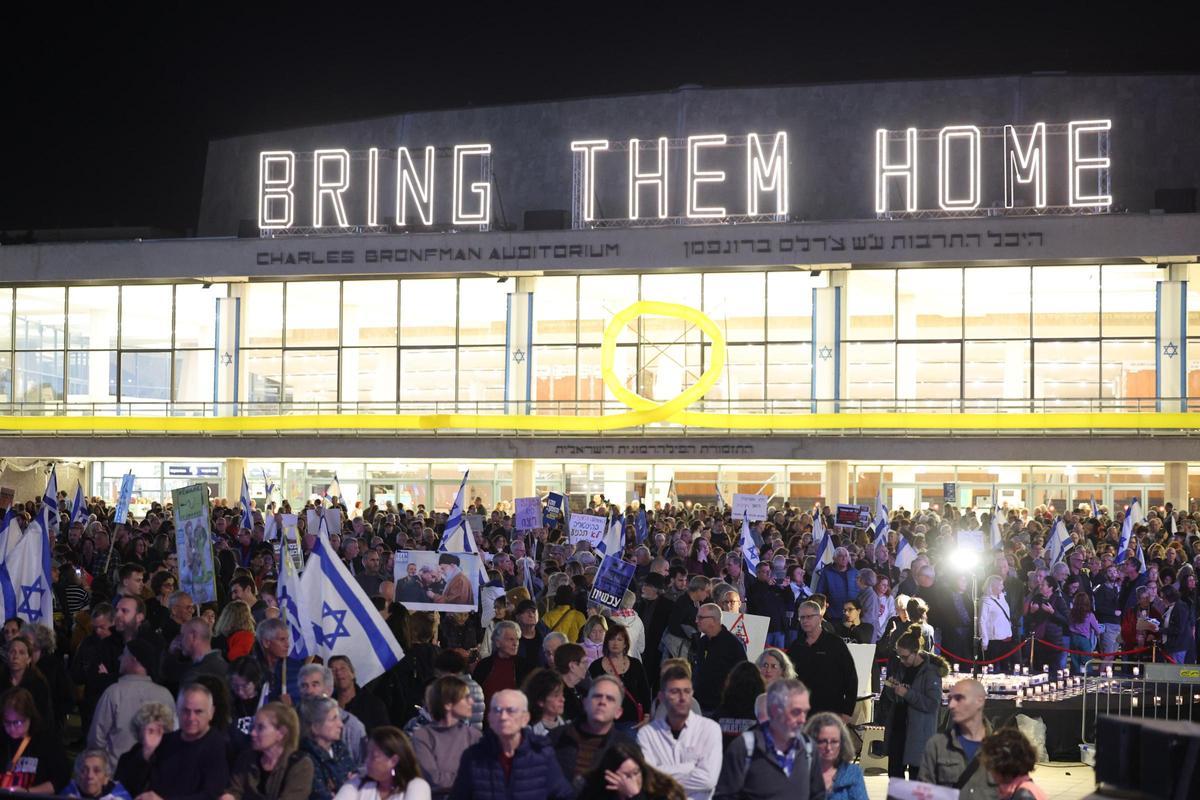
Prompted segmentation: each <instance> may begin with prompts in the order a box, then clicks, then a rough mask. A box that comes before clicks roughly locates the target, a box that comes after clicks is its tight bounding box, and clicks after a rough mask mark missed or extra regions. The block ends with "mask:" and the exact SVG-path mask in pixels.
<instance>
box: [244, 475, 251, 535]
mask: <svg viewBox="0 0 1200 800" xmlns="http://www.w3.org/2000/svg"><path fill="white" fill-rule="evenodd" d="M242 528H244V529H245V530H253V528H254V515H253V514H251V513H250V482H249V481H248V480H246V473H245V472H243V473H242Z"/></svg>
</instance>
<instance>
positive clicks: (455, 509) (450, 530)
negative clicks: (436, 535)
mask: <svg viewBox="0 0 1200 800" xmlns="http://www.w3.org/2000/svg"><path fill="white" fill-rule="evenodd" d="M470 474H471V470H467V471H466V472H464V473H463V477H462V483H460V484H459V485H458V494H456V495H455V496H454V503H453V504H452V505H451V506H450V515H449V516H447V517H446V527H445V528H444V529H443V530H442V543H441V544H439V545H438V551H439V552H442V553H472V552H474V550H471V549H469V548H470V547H471V545H472V544H474V543H473V542H471V528H470V526H469V525H468V524H467V518H466V516H465V515H464V514H463V508H464V506H463V492H464V491H465V490H466V488H467V476H468V475H470ZM460 528H461V529H462V530H463V531H464V538H465V539H466V542H465V543H464V544H463V546H462V547H454V546H453V545H455V544H457V541H456V540H455V539H454V538H453V537H454V534H455V533H457V532H458V530H459V529H460Z"/></svg>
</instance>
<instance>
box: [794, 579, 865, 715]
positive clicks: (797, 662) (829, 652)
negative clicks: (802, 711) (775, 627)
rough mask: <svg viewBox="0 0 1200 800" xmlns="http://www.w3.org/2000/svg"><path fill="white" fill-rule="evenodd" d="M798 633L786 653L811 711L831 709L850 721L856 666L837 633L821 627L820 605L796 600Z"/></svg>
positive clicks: (856, 689) (856, 675)
mask: <svg viewBox="0 0 1200 800" xmlns="http://www.w3.org/2000/svg"><path fill="white" fill-rule="evenodd" d="M797 618H798V619H799V620H800V637H799V638H798V639H796V641H795V642H793V643H792V646H791V647H789V648H788V651H787V654H788V657H789V658H791V660H792V665H793V666H794V667H795V668H796V677H797V678H799V679H800V680H801V681H802V682H803V683H804V685H805V686H807V687H808V690H809V692H811V702H812V710H813V712H814V713H817V712H821V711H833V712H834V713H836V714H839V715H841V717H842V721H843V722H849V721H850V715H851V714H853V713H854V704H855V703H856V702H857V701H858V670H857V669H856V668H855V666H854V657H853V656H851V655H850V649H849V648H848V647H846V643H845V642H843V641H842V639H841V637H840V636H838V635H837V634H835V633H831V632H830V631H827V630H825V629H824V627H822V620H821V607H820V606H819V605H817V604H816V603H815V602H813V601H811V600H808V601H805V602H803V603H801V604H800V608H799V610H798V613H797Z"/></svg>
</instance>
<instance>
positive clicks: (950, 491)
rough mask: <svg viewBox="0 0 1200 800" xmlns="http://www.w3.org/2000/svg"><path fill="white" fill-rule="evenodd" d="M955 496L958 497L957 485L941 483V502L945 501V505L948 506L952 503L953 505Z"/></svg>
mask: <svg viewBox="0 0 1200 800" xmlns="http://www.w3.org/2000/svg"><path fill="white" fill-rule="evenodd" d="M957 496H958V486H957V484H954V483H943V484H942V500H944V501H945V503H946V505H948V506H949V505H954V503H955V499H954V498H955V497H957Z"/></svg>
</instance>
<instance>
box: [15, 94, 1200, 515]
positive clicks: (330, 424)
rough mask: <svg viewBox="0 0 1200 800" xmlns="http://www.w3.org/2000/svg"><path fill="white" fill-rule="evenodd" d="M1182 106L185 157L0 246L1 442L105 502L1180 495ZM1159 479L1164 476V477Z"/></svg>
mask: <svg viewBox="0 0 1200 800" xmlns="http://www.w3.org/2000/svg"><path fill="white" fill-rule="evenodd" d="M1198 96H1200V80H1197V79H1196V78H1195V77H1172V76H1157V77H1143V76H1109V77H1066V76H1062V77H1034V78H1031V77H1023V78H1008V79H986V80H962V81H936V82H912V83H878V84H853V85H836V86H815V87H797V88H780V89H746V90H681V91H678V92H673V93H665V94H652V95H642V96H633V97H621V98H598V99H589V100H579V101H570V102H562V103H545V104H536V105H525V106H512V107H496V108H482V109H468V110H456V111H446V112H428V113H420V114H406V115H402V116H396V117H388V118H380V119H374V120H367V121H361V122H354V123H346V124H342V125H333V126H323V127H320V128H310V129H301V130H292V131H281V132H276V133H270V134H261V135H255V136H246V137H238V138H235V139H229V140H222V141H217V142H214V143H212V145H211V147H210V151H209V159H208V164H207V170H206V179H205V188H204V196H203V199H202V207H201V219H200V234H201V235H200V236H199V237H197V238H195V239H187V240H169V241H132V242H105V243H55V244H44V245H39V244H32V245H22V246H14V247H4V248H2V249H0V406H2V408H3V411H4V412H6V413H5V415H4V416H3V418H2V419H0V429H2V430H3V433H4V436H3V438H0V447H2V448H3V450H4V451H5V454H6V455H7V456H8V457H21V458H46V459H71V460H73V461H79V462H81V463H83V464H84V465H85V467H86V470H85V472H86V476H87V477H86V480H87V484H88V486H89V487H90V490H91V491H92V492H94V493H97V494H103V495H105V496H109V497H115V494H116V489H117V487H118V486H119V484H120V477H121V475H123V474H125V473H126V472H128V471H130V470H132V471H133V472H134V474H135V475H136V476H137V478H138V483H137V492H138V495H139V496H140V497H141V498H142V499H143V500H146V501H148V500H152V499H164V498H165V497H166V496H167V493H168V492H169V490H170V489H171V488H176V487H178V486H183V485H186V484H188V483H193V482H196V481H197V480H205V481H209V482H211V483H213V484H214V487H215V490H216V494H218V495H228V496H236V495H237V491H236V490H235V488H231V487H237V486H238V485H240V481H241V477H242V475H243V474H246V475H247V477H248V478H249V480H250V484H251V490H252V494H254V495H256V496H261V494H262V492H263V489H264V488H265V486H266V485H267V484H268V483H274V484H276V485H278V486H280V487H281V490H282V492H283V495H284V496H286V497H289V498H292V499H303V498H306V497H308V496H309V495H311V494H313V493H315V492H319V491H320V490H322V489H323V488H324V487H325V485H326V484H328V482H329V481H330V480H331V479H332V477H333V475H334V474H335V473H336V474H337V476H338V479H339V483H340V484H341V486H342V487H343V490H344V491H345V493H346V495H347V497H348V498H349V499H352V500H354V499H369V498H371V497H379V498H385V499H392V500H396V501H400V502H405V503H424V504H427V505H432V506H433V507H437V508H445V507H447V506H448V505H449V502H450V499H451V498H452V495H453V491H454V490H455V489H456V488H457V485H458V480H459V479H460V477H461V475H462V471H463V470H464V469H466V468H467V467H470V469H471V488H472V492H473V494H474V495H477V496H480V497H483V498H484V500H485V502H488V503H489V504H490V503H495V502H499V501H502V500H508V499H511V498H513V497H516V496H527V495H530V494H533V493H534V492H535V491H539V492H545V491H549V490H555V491H567V492H569V493H571V494H572V495H573V496H574V497H576V498H577V499H578V500H580V501H582V500H583V499H584V498H586V497H587V496H588V495H592V494H597V493H604V494H605V495H606V496H608V497H610V498H619V497H628V498H631V497H632V496H633V495H634V494H635V493H636V494H637V495H638V496H640V497H648V498H651V499H665V498H666V497H667V495H668V493H671V492H673V493H675V494H677V495H678V496H679V497H680V498H681V499H692V500H695V501H699V502H712V501H714V500H715V499H716V496H717V494H718V493H720V494H721V495H722V496H723V497H725V498H728V497H729V496H730V495H731V494H732V493H734V492H751V493H757V492H762V493H766V494H769V495H772V496H773V497H775V498H778V499H787V500H791V501H793V502H797V503H809V502H813V501H816V500H825V501H827V502H844V501H847V500H860V501H863V502H866V501H869V500H873V499H874V497H875V496H876V493H877V492H878V491H879V490H880V488H881V486H882V489H883V492H884V494H885V497H886V499H887V500H888V501H890V504H891V506H892V507H909V508H911V507H915V506H919V505H921V504H926V503H940V502H942V500H943V497H944V492H945V484H947V483H953V484H955V487H956V498H955V501H956V502H958V503H960V504H963V505H967V504H971V505H980V506H983V505H990V504H991V503H992V502H993V500H994V499H998V500H999V501H1001V502H1003V503H1008V504H1010V505H1014V506H1025V507H1031V506H1033V505H1037V504H1040V503H1044V502H1052V503H1054V504H1055V505H1056V506H1058V507H1059V508H1062V507H1064V506H1065V505H1067V504H1077V503H1080V502H1089V501H1091V500H1093V499H1094V500H1095V501H1096V502H1097V503H1109V504H1112V503H1121V502H1124V501H1127V500H1128V499H1129V498H1131V497H1134V496H1137V497H1139V498H1140V499H1141V500H1142V502H1143V503H1160V502H1164V501H1168V500H1169V501H1172V502H1175V503H1177V504H1185V503H1187V502H1189V500H1190V498H1191V497H1194V496H1200V468H1197V465H1196V464H1193V465H1192V468H1191V470H1190V471H1189V462H1200V446H1198V445H1197V443H1196V442H1197V439H1196V437H1195V433H1196V427H1197V420H1198V419H1200V417H1197V416H1196V415H1195V414H1196V410H1197V406H1198V404H1200V400H1197V399H1192V398H1197V397H1200V264H1197V254H1200V225H1198V224H1197V223H1198V221H1200V218H1198V217H1197V215H1196V213H1195V207H1194V206H1195V199H1194V198H1195V188H1194V187H1196V186H1198V185H1200V148H1197V147H1196V146H1195V144H1194V141H1195V135H1194V132H1195V131H1196V130H1198V129H1200V104H1197V103H1196V102H1195V100H1196V98H1197V97H1198ZM1193 475H1194V476H1195V477H1192V476H1193Z"/></svg>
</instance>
